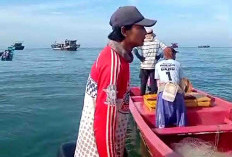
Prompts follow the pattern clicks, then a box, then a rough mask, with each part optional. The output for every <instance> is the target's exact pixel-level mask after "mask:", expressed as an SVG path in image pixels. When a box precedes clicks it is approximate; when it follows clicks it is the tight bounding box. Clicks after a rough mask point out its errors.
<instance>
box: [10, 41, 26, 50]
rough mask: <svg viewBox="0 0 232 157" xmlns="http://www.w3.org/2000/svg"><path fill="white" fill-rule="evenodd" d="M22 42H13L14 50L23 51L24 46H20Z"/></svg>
mask: <svg viewBox="0 0 232 157" xmlns="http://www.w3.org/2000/svg"><path fill="white" fill-rule="evenodd" d="M22 44H23V43H22V42H15V43H14V45H12V46H13V47H14V49H15V50H23V49H24V46H23V45H22Z"/></svg>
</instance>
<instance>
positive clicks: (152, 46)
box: [133, 29, 167, 95]
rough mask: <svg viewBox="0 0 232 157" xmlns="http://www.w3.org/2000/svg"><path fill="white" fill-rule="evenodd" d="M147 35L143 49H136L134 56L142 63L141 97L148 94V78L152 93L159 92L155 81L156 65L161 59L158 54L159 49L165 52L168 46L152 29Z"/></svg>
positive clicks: (148, 30)
mask: <svg viewBox="0 0 232 157" xmlns="http://www.w3.org/2000/svg"><path fill="white" fill-rule="evenodd" d="M146 31H147V35H146V38H145V39H144V43H143V46H142V47H138V48H135V49H134V50H133V51H134V54H135V55H136V56H137V58H138V59H139V60H140V61H141V66H140V79H141V87H140V90H141V95H145V94H146V85H147V81H148V78H150V88H151V93H152V94H153V93H156V92H157V84H156V81H155V79H154V76H155V65H156V63H157V61H158V60H159V58H160V55H159V54H158V52H159V49H160V48H161V49H162V50H164V49H165V48H166V47H167V46H166V45H165V44H164V43H162V42H160V41H159V40H158V39H156V38H155V36H156V35H155V34H154V33H153V30H152V29H147V30H146ZM138 49H140V50H141V54H139V52H138Z"/></svg>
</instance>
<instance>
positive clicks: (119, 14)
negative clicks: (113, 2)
mask: <svg viewBox="0 0 232 157" xmlns="http://www.w3.org/2000/svg"><path fill="white" fill-rule="evenodd" d="M156 22H157V21H156V20H150V19H146V18H144V17H143V15H142V14H141V13H140V12H139V10H138V9H137V8H136V7H135V6H124V7H119V8H118V9H117V10H116V11H115V12H114V13H113V15H112V16H111V18H110V25H111V26H112V27H122V26H127V25H133V24H136V25H141V26H145V27H151V26H153V25H155V23H156Z"/></svg>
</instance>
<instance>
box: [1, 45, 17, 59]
mask: <svg viewBox="0 0 232 157" xmlns="http://www.w3.org/2000/svg"><path fill="white" fill-rule="evenodd" d="M13 55H14V47H8V49H7V50H5V51H3V52H0V59H1V61H12V60H13Z"/></svg>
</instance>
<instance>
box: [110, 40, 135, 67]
mask: <svg viewBox="0 0 232 157" xmlns="http://www.w3.org/2000/svg"><path fill="white" fill-rule="evenodd" d="M108 46H110V47H111V48H112V49H113V50H114V51H116V52H117V53H118V54H119V55H120V56H122V57H123V58H124V59H125V60H126V62H128V63H131V62H132V61H133V58H134V57H133V54H132V53H131V52H127V51H126V50H125V49H124V48H123V47H122V45H121V44H120V43H119V42H116V41H113V40H110V41H109V43H108Z"/></svg>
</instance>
